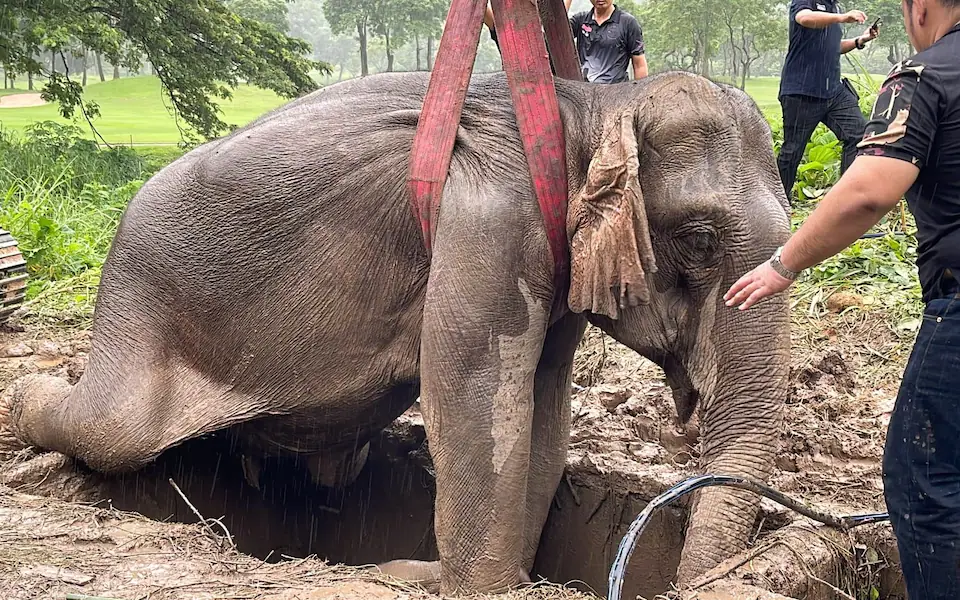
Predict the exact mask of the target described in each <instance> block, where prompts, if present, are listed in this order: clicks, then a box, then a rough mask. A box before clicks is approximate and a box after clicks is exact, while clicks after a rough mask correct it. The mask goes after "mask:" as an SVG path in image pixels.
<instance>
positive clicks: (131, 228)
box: [0, 72, 789, 595]
mask: <svg viewBox="0 0 960 600" xmlns="http://www.w3.org/2000/svg"><path fill="white" fill-rule="evenodd" d="M428 82H429V74H425V73H402V74H380V75H375V76H370V77H365V78H361V79H357V80H351V81H346V82H342V83H338V84H335V85H331V86H329V87H326V88H323V89H320V90H318V91H316V92H313V93H311V94H309V95H306V96H304V97H301V98H299V99H296V100H293V101H292V102H290V103H288V104H286V105H285V106H282V107H280V108H278V109H277V110H275V111H273V112H271V113H268V114H267V115H265V116H263V117H261V118H259V119H258V120H256V121H255V122H253V123H251V124H249V125H247V126H245V127H242V128H240V129H237V130H235V131H234V132H232V133H231V134H229V135H227V136H225V137H223V138H221V139H218V140H214V141H210V142H207V143H205V144H204V145H201V146H199V147H197V148H195V149H193V150H191V151H190V152H188V153H186V154H185V155H184V156H182V157H181V158H179V159H178V160H176V161H175V162H173V163H171V164H170V165H168V166H166V167H165V168H163V169H162V170H161V171H159V172H158V173H157V174H156V175H154V176H153V177H152V178H150V179H149V180H148V181H147V182H146V183H145V184H144V185H143V186H142V188H141V189H140V190H139V191H138V193H137V194H136V196H135V197H134V198H133V200H132V201H131V202H130V204H129V206H128V207H127V209H126V211H125V212H124V214H123V216H122V219H121V221H120V225H119V228H118V230H117V233H116V235H115V238H114V240H113V243H112V246H111V248H110V251H109V254H108V256H107V259H106V262H105V264H104V266H103V269H102V278H101V282H100V285H99V294H98V298H97V302H96V306H95V311H94V324H93V330H92V337H91V349H90V352H89V361H88V366H87V368H86V370H85V372H84V373H83V375H82V377H81V378H80V379H79V381H78V382H77V383H76V384H75V385H73V386H71V385H70V384H69V383H68V382H66V381H64V380H61V379H57V378H53V377H50V376H41V375H28V376H25V377H23V378H21V379H19V380H18V381H17V382H15V383H14V384H12V385H11V387H10V389H8V391H7V393H6V394H5V396H4V400H3V403H2V406H0V442H2V443H3V444H4V445H5V447H7V448H11V447H14V446H18V447H23V446H33V447H36V448H42V449H46V450H50V451H56V452H60V453H63V454H65V455H68V456H70V457H74V458H76V459H77V460H78V461H80V462H81V463H83V464H85V465H87V466H88V467H90V468H92V469H94V470H96V471H100V472H103V473H119V472H125V471H126V472H129V471H132V470H136V469H139V468H141V467H143V466H144V465H146V464H148V463H149V462H150V461H152V460H154V459H155V458H156V457H158V455H160V454H161V453H162V452H164V451H165V450H167V449H169V448H171V447H173V446H175V445H178V444H181V443H182V442H184V441H186V440H189V439H192V438H197V437H200V436H204V435H207V434H210V433H211V432H216V431H226V430H229V431H231V432H234V433H235V435H236V436H237V439H238V440H241V449H242V452H243V454H244V455H245V456H254V457H255V456H258V455H259V456H263V455H264V454H266V453H285V454H288V455H296V456H299V457H301V458H303V460H304V461H305V462H306V468H309V469H310V470H311V472H312V473H313V475H314V477H315V479H316V481H317V482H318V483H319V484H321V485H343V484H344V483H345V482H349V481H350V480H351V479H352V478H355V477H356V476H357V473H358V472H359V471H360V470H361V469H362V468H363V463H364V459H365V456H366V449H367V448H368V447H369V444H368V443H369V441H370V440H371V439H372V437H373V436H374V435H376V434H378V433H379V432H380V431H382V430H383V429H384V428H386V427H387V426H389V424H390V423H391V422H392V421H393V420H394V419H396V418H397V417H398V416H399V415H401V414H402V413H403V412H404V411H405V410H407V409H408V408H409V407H410V406H412V405H413V403H414V402H415V401H416V399H417V398H418V397H419V398H420V403H421V410H422V413H423V417H424V423H425V428H426V433H427V439H428V444H429V451H430V454H431V457H432V460H433V463H434V468H435V472H436V499H435V506H434V515H435V516H434V518H435V530H436V538H437V547H438V553H439V561H438V562H437V563H428V564H426V565H424V564H413V565H412V566H411V567H410V571H411V577H412V578H418V577H419V576H417V573H427V572H429V573H434V574H435V577H436V578H437V579H439V581H437V582H435V583H436V584H437V585H439V589H440V590H441V592H442V593H444V594H451V595H457V594H469V593H474V592H483V593H498V592H503V591H506V590H508V589H511V588H512V587H514V586H516V585H518V584H519V582H520V581H521V580H526V575H527V574H528V573H529V572H530V570H531V568H532V565H533V563H534V558H535V556H536V552H537V547H538V544H539V539H540V535H541V531H542V529H543V526H544V523H545V520H546V517H547V514H548V511H549V507H550V504H551V501H552V499H553V497H554V494H555V492H556V490H557V487H558V485H559V482H560V480H561V477H562V474H563V471H564V467H565V459H566V452H567V447H568V441H569V432H570V426H571V423H570V421H571V414H570V400H571V388H572V371H573V359H574V354H575V351H576V349H577V347H578V344H579V341H580V340H581V337H582V336H583V335H584V332H585V329H586V327H587V325H588V324H592V325H594V326H596V327H598V328H600V329H601V330H603V332H605V333H606V334H608V335H610V336H611V337H612V338H614V339H615V340H617V341H619V342H620V343H622V344H624V345H626V346H628V347H629V348H631V349H632V350H634V351H636V352H637V353H639V354H640V355H642V356H644V357H647V358H648V359H650V360H652V361H654V362H655V363H657V364H659V365H660V366H661V367H662V368H663V371H664V374H665V377H666V380H667V382H668V384H669V386H670V387H671V389H672V392H673V397H674V401H675V404H676V409H677V414H678V418H679V419H680V420H681V421H683V422H687V421H688V420H689V419H691V417H692V416H693V414H694V412H695V411H698V413H697V414H698V416H699V419H700V423H699V426H700V436H701V440H700V444H701V452H700V463H701V464H700V467H701V468H702V469H703V470H704V471H705V472H711V473H723V474H729V475H740V476H746V477H751V478H754V479H759V480H764V479H767V478H768V477H769V476H770V475H771V471H772V469H773V466H772V465H773V464H774V454H775V452H776V448H777V443H778V439H779V437H778V436H779V429H780V426H781V423H782V413H783V405H784V402H785V399H786V394H787V377H788V360H787V359H788V353H789V319H788V309H787V302H786V298H785V297H783V295H780V296H775V297H772V298H770V299H768V300H766V301H764V302H763V303H761V304H760V305H758V306H756V307H755V308H754V309H752V310H750V311H746V312H741V311H737V310H735V309H731V308H727V307H725V306H724V304H723V298H722V295H723V291H725V290H726V289H728V288H729V286H730V285H731V284H732V283H733V282H734V281H735V280H736V278H737V277H738V276H739V274H741V273H743V272H745V271H746V270H748V269H749V268H751V267H753V266H754V265H755V264H757V263H759V262H761V261H763V260H766V259H767V258H769V257H770V256H771V255H772V254H773V252H774V250H775V249H776V248H777V247H778V246H780V245H782V244H783V243H784V241H785V240H786V238H787V235H788V233H789V219H788V212H789V207H788V204H787V201H786V198H785V196H784V193H783V188H782V186H781V184H780V180H779V175H778V171H777V168H776V164H775V161H774V154H773V148H772V140H771V135H770V129H769V126H768V125H767V123H766V121H765V120H764V118H763V115H762V114H761V112H760V111H759V109H758V108H757V105H756V104H755V103H754V102H753V101H752V100H751V99H750V98H749V97H748V96H747V95H745V94H744V93H743V92H741V91H740V90H738V89H736V88H734V87H731V86H727V85H724V84H719V83H715V82H712V81H710V80H708V79H706V78H703V77H700V76H699V75H694V74H689V73H683V72H669V73H662V74H658V75H655V76H651V77H648V78H645V79H642V80H638V81H631V82H625V83H622V84H616V85H599V84H590V83H585V82H576V81H565V80H560V79H557V80H556V84H555V85H556V90H557V95H558V99H559V102H560V112H561V117H562V120H563V127H564V136H565V140H566V141H565V152H566V163H567V165H566V168H567V177H568V184H569V202H568V206H567V209H568V210H567V216H566V233H567V236H568V242H569V264H570V269H569V275H568V277H567V281H566V288H565V289H555V287H556V284H555V282H554V277H553V275H554V262H553V257H552V256H551V251H550V248H549V244H548V239H547V236H546V233H545V230H544V225H543V217H542V215H541V212H540V208H539V206H538V204H537V201H536V199H535V195H534V193H533V188H532V183H531V178H530V175H529V172H528V171H527V169H526V162H525V159H524V151H523V146H522V143H521V139H520V136H519V132H518V127H517V122H516V118H515V115H514V112H513V108H512V102H511V97H510V93H509V88H508V86H507V82H506V77H505V76H504V74H503V73H491V74H476V75H474V76H473V78H472V79H471V82H470V84H469V89H468V94H467V99H466V104H465V106H464V109H463V113H462V119H461V123H460V125H459V129H458V130H457V137H456V144H455V147H454V153H453V158H452V161H451V163H450V169H449V173H448V178H447V182H446V187H445V189H444V193H443V197H442V201H441V202H440V203H439V209H438V211H439V212H438V215H437V217H436V221H435V223H436V231H435V239H434V240H433V245H432V251H431V253H430V254H428V253H427V251H426V250H425V244H424V240H423V237H422V234H421V230H420V227H419V223H418V221H417V219H416V218H415V216H414V213H413V211H412V210H411V203H410V199H409V196H408V194H407V190H406V187H405V185H406V173H407V168H408V165H409V160H410V156H409V149H410V147H411V144H412V140H413V136H414V133H415V131H416V127H417V122H418V116H419V111H420V109H421V106H422V102H423V98H424V96H425V93H426V89H427V85H428ZM557 294H565V295H566V298H565V299H566V301H565V302H559V303H556V304H554V303H553V302H552V300H553V299H554V298H555V296H556V295H557ZM561 298H562V297H561ZM553 307H556V308H553ZM250 470H251V472H254V473H255V471H256V465H255V464H252V466H250ZM692 504H693V506H692V508H691V512H690V517H689V523H688V526H687V530H686V537H685V542H684V548H683V550H682V554H681V562H680V567H679V570H678V574H677V577H678V582H680V583H681V584H683V583H684V582H690V581H692V580H693V579H695V578H696V577H698V576H700V575H702V574H703V573H705V572H707V571H708V570H709V569H711V568H712V567H714V566H716V565H717V564H719V563H720V562H721V561H722V560H725V559H727V558H729V557H731V556H733V555H734V554H736V553H737V552H739V551H741V550H742V549H744V548H745V547H746V544H747V539H748V537H749V533H750V530H751V527H752V526H753V524H754V522H755V519H756V517H757V514H758V511H759V502H758V500H757V498H756V497H754V496H752V495H751V494H749V493H748V492H744V491H741V490H735V489H729V488H711V489H707V490H703V491H701V492H699V494H698V495H697V496H696V497H695V499H694V500H693V502H692ZM388 564H389V565H391V566H390V570H391V572H393V573H396V574H400V575H401V576H402V575H403V574H404V570H405V569H404V563H402V562H399V563H396V562H394V563H388Z"/></svg>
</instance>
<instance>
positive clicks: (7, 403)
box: [0, 374, 72, 458]
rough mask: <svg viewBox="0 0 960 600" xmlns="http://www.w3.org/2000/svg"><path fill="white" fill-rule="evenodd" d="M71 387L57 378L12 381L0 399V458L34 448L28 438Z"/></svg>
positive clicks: (27, 378) (31, 377)
mask: <svg viewBox="0 0 960 600" xmlns="http://www.w3.org/2000/svg"><path fill="white" fill-rule="evenodd" d="M71 387H72V386H71V385H70V383H69V382H67V381H66V380H65V379H61V378H60V377H51V376H49V375H36V374H34V375H26V376H24V377H20V378H19V379H16V380H14V381H13V382H11V383H10V385H9V386H7V389H6V390H4V392H3V395H2V396H0V458H2V457H8V456H10V455H12V454H15V453H17V452H19V451H21V450H23V449H25V448H28V447H30V446H32V445H34V444H35V441H34V439H33V437H32V436H31V435H30V434H31V433H32V432H34V431H36V430H37V429H38V428H40V427H42V423H40V422H38V421H39V420H42V418H43V415H44V414H45V413H46V411H47V409H48V408H49V407H51V406H52V405H55V404H58V403H60V402H62V401H63V399H64V398H65V397H66V395H67V394H69V393H70V389H71Z"/></svg>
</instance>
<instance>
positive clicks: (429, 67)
mask: <svg viewBox="0 0 960 600" xmlns="http://www.w3.org/2000/svg"><path fill="white" fill-rule="evenodd" d="M427 70H428V71H432V70H433V36H432V35H431V36H428V37H427Z"/></svg>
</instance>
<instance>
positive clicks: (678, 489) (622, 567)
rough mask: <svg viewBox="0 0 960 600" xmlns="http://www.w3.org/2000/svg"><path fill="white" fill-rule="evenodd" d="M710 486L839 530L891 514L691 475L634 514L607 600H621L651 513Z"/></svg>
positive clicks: (752, 482)
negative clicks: (828, 508) (818, 504)
mask: <svg viewBox="0 0 960 600" xmlns="http://www.w3.org/2000/svg"><path fill="white" fill-rule="evenodd" d="M713 485H726V486H729V487H735V488H740V489H742V490H747V491H750V492H753V493H755V494H759V495H761V496H763V497H765V498H769V499H770V500H773V501H774V502H776V503H777V504H780V505H781V506H785V507H787V508H789V509H791V510H793V511H796V512H798V513H800V514H801V515H803V516H805V517H808V518H810V519H813V520H814V521H818V522H820V523H823V524H824V525H828V526H830V527H834V528H836V529H840V530H841V531H848V530H850V529H852V528H854V527H858V526H860V525H867V524H869V523H879V522H881V521H887V520H889V519H890V516H889V515H888V514H887V513H870V514H864V515H851V516H846V517H836V516H833V515H830V514H827V513H824V512H820V511H819V510H816V509H814V508H810V507H809V506H807V505H805V504H803V503H802V502H799V501H797V500H794V499H793V498H790V497H789V496H786V495H784V494H783V493H781V492H778V491H777V490H775V489H773V488H772V487H770V486H768V485H765V484H763V483H760V482H759V481H755V480H753V479H747V478H745V477H734V476H731V475H700V476H698V477H691V478H690V479H686V480H684V481H681V482H680V483H678V484H677V485H675V486H673V487H672V488H670V489H669V490H667V491H665V492H664V493H662V494H660V495H659V496H657V497H656V498H654V499H653V500H651V501H650V503H649V504H647V506H646V507H645V508H644V509H643V511H642V512H641V513H640V514H639V515H637V518H636V519H634V521H633V523H631V524H630V528H629V529H628V530H627V533H626V535H624V536H623V539H622V540H621V541H620V547H619V548H618V549H617V556H616V558H614V560H613V566H611V567H610V577H609V580H608V586H609V587H608V589H607V598H608V600H620V593H621V591H622V588H623V578H624V576H625V574H626V570H627V563H628V562H629V561H630V555H631V554H633V550H634V548H635V547H636V545H637V539H638V538H639V537H640V534H641V533H643V530H644V529H645V528H646V526H647V521H649V520H650V517H651V516H652V515H653V513H654V512H656V511H657V510H659V509H661V508H663V507H664V506H667V505H669V504H672V503H673V502H675V501H676V500H678V499H680V498H681V497H683V496H685V495H687V494H689V493H691V492H694V491H696V490H698V489H700V488H704V487H709V486H713Z"/></svg>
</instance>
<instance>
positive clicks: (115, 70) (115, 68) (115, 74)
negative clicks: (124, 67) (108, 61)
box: [113, 64, 120, 79]
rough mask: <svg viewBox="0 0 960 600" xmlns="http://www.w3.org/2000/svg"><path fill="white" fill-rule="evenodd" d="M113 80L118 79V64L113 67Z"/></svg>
mask: <svg viewBox="0 0 960 600" xmlns="http://www.w3.org/2000/svg"><path fill="white" fill-rule="evenodd" d="M113 78H114V79H120V65H118V64H114V65H113Z"/></svg>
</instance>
